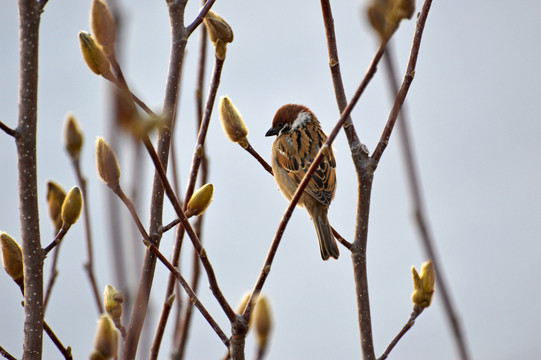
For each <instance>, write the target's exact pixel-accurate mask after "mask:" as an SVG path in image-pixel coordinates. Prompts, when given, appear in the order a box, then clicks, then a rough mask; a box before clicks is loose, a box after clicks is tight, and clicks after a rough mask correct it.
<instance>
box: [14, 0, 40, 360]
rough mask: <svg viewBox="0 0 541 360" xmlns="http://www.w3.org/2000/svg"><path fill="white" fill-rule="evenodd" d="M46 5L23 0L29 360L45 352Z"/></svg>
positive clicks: (22, 156)
mask: <svg viewBox="0 0 541 360" xmlns="http://www.w3.org/2000/svg"><path fill="white" fill-rule="evenodd" d="M40 10H41V9H40V4H39V3H38V2H37V1H34V0H19V42H20V45H19V49H20V51H19V99H18V104H19V114H18V125H17V129H18V136H17V137H16V144H17V160H18V169H17V171H18V184H19V209H20V210H19V214H20V215H19V218H20V228H21V241H22V252H23V257H24V260H23V262H24V288H25V289H26V291H25V292H24V303H25V307H24V340H23V358H24V359H25V360H33V359H36V360H37V359H41V358H42V351H43V259H44V253H43V249H42V247H41V237H40V227H39V211H38V209H39V206H38V187H37V179H38V176H37V157H36V130H37V122H38V118H37V109H38V64H39V61H38V54H39V25H40V14H41V11H40Z"/></svg>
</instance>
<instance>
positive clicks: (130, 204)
mask: <svg viewBox="0 0 541 360" xmlns="http://www.w3.org/2000/svg"><path fill="white" fill-rule="evenodd" d="M112 190H113V192H114V193H115V194H116V195H117V196H118V197H119V198H120V200H122V202H123V203H124V204H125V205H126V207H127V208H128V210H129V212H130V214H131V215H132V218H133V220H134V222H135V225H136V226H137V228H138V229H139V232H140V233H141V235H142V236H143V238H144V243H145V246H146V247H147V248H148V249H149V251H150V252H152V253H153V254H154V255H155V256H156V257H157V258H158V259H159V260H160V261H161V262H162V263H163V264H164V265H165V266H166V267H167V268H168V269H169V271H170V272H171V274H173V276H175V277H176V278H177V279H178V281H179V282H180V284H181V285H182V287H184V289H185V290H186V292H187V293H188V295H189V296H190V298H191V299H192V301H193V302H194V305H195V306H196V307H197V308H198V309H199V311H201V314H202V315H203V316H204V317H205V319H207V321H208V322H209V324H210V325H211V326H212V328H213V329H214V330H215V331H216V333H217V334H218V336H220V339H222V341H224V344H226V345H227V343H226V342H227V341H228V339H227V336H226V335H225V334H224V332H223V331H222V330H221V329H220V327H219V326H218V324H217V323H216V322H215V321H214V319H213V318H212V316H210V314H209V313H208V312H207V310H206V309H205V307H204V306H203V305H202V304H201V302H200V301H199V299H198V298H197V295H195V293H194V292H193V290H192V289H191V288H190V286H189V285H188V282H187V281H186V280H185V279H184V277H183V276H182V275H181V274H180V272H179V271H178V270H177V269H176V268H175V267H174V266H173V265H172V264H171V263H170V262H169V260H167V258H165V256H163V254H162V253H161V252H160V250H159V249H158V248H157V247H156V246H155V245H154V244H153V243H152V239H151V237H150V235H149V234H148V233H147V231H146V230H145V228H144V226H143V223H142V222H141V220H140V219H139V215H137V210H136V209H135V206H134V205H133V202H132V201H131V200H130V199H129V198H128V197H127V196H126V194H124V192H123V191H122V188H121V187H120V186H117V187H116V188H115V189H112ZM224 339H225V340H224Z"/></svg>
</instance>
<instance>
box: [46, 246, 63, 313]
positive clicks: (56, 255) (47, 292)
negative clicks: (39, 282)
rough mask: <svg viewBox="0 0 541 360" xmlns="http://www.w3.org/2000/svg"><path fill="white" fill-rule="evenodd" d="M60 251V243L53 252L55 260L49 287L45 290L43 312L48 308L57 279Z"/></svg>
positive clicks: (52, 264)
mask: <svg viewBox="0 0 541 360" xmlns="http://www.w3.org/2000/svg"><path fill="white" fill-rule="evenodd" d="M59 253H60V245H58V246H57V247H56V248H55V251H54V254H53V261H52V262H51V275H50V276H51V277H50V278H49V281H48V282H47V288H46V291H45V299H44V300H43V312H44V313H45V311H46V310H47V304H49V299H50V298H51V293H52V290H53V286H54V283H55V281H56V278H57V276H58V270H57V269H56V265H57V263H58V254H59Z"/></svg>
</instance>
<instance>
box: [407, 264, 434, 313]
mask: <svg viewBox="0 0 541 360" xmlns="http://www.w3.org/2000/svg"><path fill="white" fill-rule="evenodd" d="M411 273H412V275H413V286H414V291H413V294H412V295H411V300H412V301H413V303H414V304H415V305H418V306H420V307H421V308H426V307H428V306H430V303H431V302H432V297H433V295H434V289H435V283H436V276H435V272H434V265H432V260H428V261H427V262H425V263H424V264H423V267H422V268H421V275H419V273H418V272H417V269H415V267H412V268H411Z"/></svg>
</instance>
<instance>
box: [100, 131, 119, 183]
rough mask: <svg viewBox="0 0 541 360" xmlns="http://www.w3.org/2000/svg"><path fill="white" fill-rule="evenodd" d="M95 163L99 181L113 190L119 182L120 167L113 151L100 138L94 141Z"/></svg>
mask: <svg viewBox="0 0 541 360" xmlns="http://www.w3.org/2000/svg"><path fill="white" fill-rule="evenodd" d="M96 163H97V167H98V175H99V176H100V178H101V180H102V181H103V182H104V183H106V184H107V186H109V187H110V188H111V189H115V188H116V187H117V186H118V184H119V181H120V167H119V166H118V160H117V159H116V155H115V153H114V151H113V150H112V149H111V147H110V146H109V144H107V143H106V142H105V140H104V139H103V138H102V137H98V140H97V141H96Z"/></svg>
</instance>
